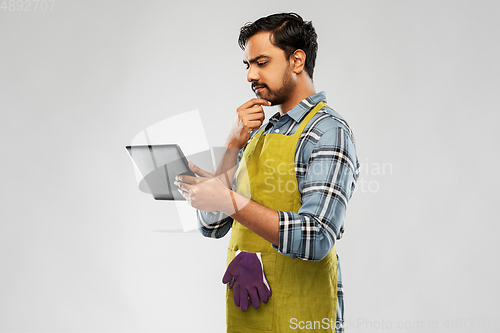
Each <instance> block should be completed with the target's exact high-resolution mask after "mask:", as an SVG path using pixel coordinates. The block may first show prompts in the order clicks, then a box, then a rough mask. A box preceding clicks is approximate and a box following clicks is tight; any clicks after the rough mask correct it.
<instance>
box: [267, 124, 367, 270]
mask: <svg viewBox="0 0 500 333" xmlns="http://www.w3.org/2000/svg"><path fill="white" fill-rule="evenodd" d="M304 160H305V161H309V162H308V165H307V171H306V172H305V175H304V181H303V184H302V186H301V184H300V183H299V190H300V193H301V203H302V206H301V208H300V209H299V211H298V213H294V212H282V211H278V214H279V244H278V246H275V245H272V246H273V247H274V248H276V249H277V250H278V251H279V252H280V253H282V254H284V255H288V256H290V257H292V258H300V259H304V260H314V261H318V260H321V259H323V258H324V257H325V256H326V255H327V254H328V253H329V252H330V251H331V249H332V247H333V246H334V244H335V240H336V239H340V238H341V237H342V233H343V231H344V218H345V214H346V208H347V202H348V201H349V199H350V198H351V196H352V193H353V191H354V188H355V184H356V181H357V178H358V170H359V163H358V160H357V157H356V149H355V145H354V142H353V138H352V137H351V136H350V135H349V133H348V132H347V131H346V130H345V129H343V128H341V127H334V128H330V129H329V130H327V131H326V132H325V133H324V134H323V135H322V136H321V137H320V139H319V140H318V141H317V143H316V144H315V145H314V147H313V149H312V152H311V155H310V157H309V159H307V158H306V159H304ZM301 187H302V189H301Z"/></svg>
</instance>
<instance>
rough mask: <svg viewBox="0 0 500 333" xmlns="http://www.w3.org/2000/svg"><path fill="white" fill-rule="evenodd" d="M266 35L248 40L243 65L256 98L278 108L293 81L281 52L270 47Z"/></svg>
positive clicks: (287, 96) (287, 63)
mask: <svg viewBox="0 0 500 333" xmlns="http://www.w3.org/2000/svg"><path fill="white" fill-rule="evenodd" d="M269 35H270V33H269V32H260V33H258V34H255V35H253V36H252V37H250V38H249V39H248V41H247V44H246V47H245V53H244V57H243V63H244V64H245V65H246V66H247V69H248V73H247V80H248V82H250V83H252V90H253V91H254V92H255V94H256V95H257V97H258V98H262V99H265V100H268V101H269V102H271V104H272V105H279V104H282V103H284V102H285V101H286V100H288V98H289V96H290V95H291V93H292V92H293V90H294V88H295V84H296V81H295V79H294V76H293V75H292V67H291V66H290V61H288V60H287V59H286V57H285V51H283V50H282V49H280V48H279V47H277V46H275V45H273V44H271V42H270V41H269Z"/></svg>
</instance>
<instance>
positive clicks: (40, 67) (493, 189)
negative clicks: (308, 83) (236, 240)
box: [0, 0, 500, 332]
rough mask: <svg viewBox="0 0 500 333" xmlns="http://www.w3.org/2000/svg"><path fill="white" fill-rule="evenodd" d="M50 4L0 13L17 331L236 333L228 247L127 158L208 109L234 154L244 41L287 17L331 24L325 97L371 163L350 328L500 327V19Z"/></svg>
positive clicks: (465, 7)
mask: <svg viewBox="0 0 500 333" xmlns="http://www.w3.org/2000/svg"><path fill="white" fill-rule="evenodd" d="M4 3H5V1H4ZM48 4H49V7H50V6H52V10H50V11H49V10H46V11H42V10H40V9H39V10H38V11H31V12H28V11H26V10H24V9H23V10H19V9H18V8H16V10H12V11H11V10H9V4H8V3H7V7H6V9H5V10H4V9H2V10H0V112H1V115H2V121H1V122H0V140H1V141H0V142H1V145H0V149H1V151H0V156H1V164H0V171H1V177H2V186H1V188H0V202H1V210H0V264H1V274H0V331H2V332H43V331H45V332H223V331H224V330H225V295H224V285H222V283H221V281H220V280H221V277H222V274H223V272H224V269H225V257H226V248H227V243H228V241H229V238H228V237H226V238H224V239H222V240H212V239H205V238H203V237H202V236H200V235H199V234H196V233H182V232H171V230H176V229H180V228H181V225H180V222H179V219H178V217H177V214H176V212H175V207H174V204H173V203H169V202H156V201H154V200H152V198H151V197H150V196H149V195H146V194H144V193H142V192H140V191H139V190H138V189H137V186H136V181H135V176H134V171H133V167H132V163H131V161H130V159H129V157H128V156H127V154H126V152H125V149H124V148H123V147H124V146H125V145H127V144H129V143H130V141H131V140H132V138H133V137H134V136H135V135H136V134H137V133H139V132H140V131H141V130H143V129H144V128H146V127H148V126H150V125H152V124H154V123H156V122H159V121H161V120H164V119H166V118H168V117H171V116H174V115H176V114H179V113H182V112H185V111H190V110H193V109H199V110H200V113H201V115H202V118H203V122H204V124H205V130H206V133H207V138H208V140H209V143H210V145H212V146H220V145H222V144H223V143H224V140H225V137H226V135H227V134H228V131H229V128H230V125H231V123H232V119H233V115H234V110H235V109H236V108H237V107H238V106H239V105H241V104H242V103H244V102H245V101H247V100H248V99H250V98H252V97H253V94H252V92H251V90H250V88H249V84H248V83H247V82H246V79H245V77H246V71H245V69H244V66H243V64H242V63H241V59H242V52H241V50H240V49H239V48H238V46H237V43H236V40H237V37H238V29H239V28H240V26H241V25H243V24H244V23H245V22H247V21H253V20H255V19H257V18H259V17H261V16H265V15H268V14H270V13H274V12H281V11H296V12H298V13H300V14H301V15H302V16H303V17H304V18H305V19H306V20H312V21H313V23H314V25H315V27H316V30H317V32H318V35H319V46H320V47H319V54H318V60H317V66H316V72H315V86H316V89H317V91H321V90H325V91H326V92H327V97H328V101H329V104H330V105H331V106H332V107H333V108H334V109H336V110H337V111H338V112H339V113H340V114H342V115H343V116H344V117H345V118H346V119H347V120H348V122H349V124H350V125H351V127H352V129H353V131H354V133H355V136H356V141H357V150H358V158H359V161H360V162H361V164H362V165H363V169H362V171H361V179H360V181H362V182H364V183H363V184H364V188H362V187H361V186H358V189H357V191H356V192H355V194H354V196H353V199H352V200H351V202H350V204H349V207H348V212H347V220H346V233H345V235H344V238H343V239H342V240H341V241H340V242H339V243H338V244H337V251H338V253H339V255H340V257H341V262H342V269H343V275H344V283H345V293H346V319H347V323H346V325H347V328H348V330H349V331H351V332H368V331H386V330H390V329H392V330H396V329H398V330H399V331H408V332H431V331H437V330H439V331H453V332H488V331H490V332H491V331H494V330H495V329H498V328H499V327H500V325H499V322H498V317H499V316H498V312H499V310H500V304H499V296H500V293H499V288H498V282H497V281H498V279H499V270H498V261H497V259H496V258H495V254H496V253H498V251H499V250H500V246H499V245H498V242H496V239H497V237H498V232H499V227H498V218H495V216H496V215H497V214H496V209H497V207H498V205H497V203H496V199H498V194H497V193H498V186H499V184H500V182H499V177H498V172H497V170H496V167H497V166H498V162H499V157H498V154H497V151H498V148H497V147H498V143H499V142H500V141H499V139H500V138H499V134H498V129H497V127H498V125H497V124H498V121H499V120H500V117H499V115H498V96H499V94H498V91H499V88H500V81H499V77H500V68H499V62H498V59H499V58H500V44H499V37H498V36H499V35H498V31H499V29H500V23H499V21H498V17H500V2H498V1H477V0H476V1H464V0H458V1H444V0H438V1H422V0H419V1H417V0H413V1H409V0H408V1H404V0H401V1H397V0H365V1H307V2H303V1H274V2H270V1H252V2H248V1H244V2H243V1H241V2H237V1H231V2H230V1H196V2H194V1H185V2H182V3H181V2H179V1H176V2H167V1H162V2H160V1H61V0H58V1H55V2H54V3H48ZM275 111H276V110H272V109H268V110H267V114H268V116H270V115H271V114H272V113H274V112H275ZM175 126H185V128H186V135H189V124H188V123H185V124H175ZM360 185H361V182H360ZM165 230H166V231H165ZM169 230H170V232H169ZM313 319H314V318H311V319H310V320H313ZM304 320H308V319H304Z"/></svg>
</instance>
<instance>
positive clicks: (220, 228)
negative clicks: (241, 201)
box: [196, 133, 255, 238]
mask: <svg viewBox="0 0 500 333" xmlns="http://www.w3.org/2000/svg"><path fill="white" fill-rule="evenodd" d="M252 134H255V133H252ZM252 137H253V135H251V136H250V139H251V138H252ZM250 139H249V140H248V141H250ZM245 147H246V146H245ZM244 151H245V148H243V149H240V151H239V152H238V157H237V159H236V168H238V165H239V163H240V161H241V159H242V158H243V152H244ZM231 186H232V189H233V190H235V189H236V180H235V178H234V177H233V183H232V184H231ZM196 216H197V219H198V230H200V232H201V234H202V235H203V236H205V237H209V238H222V237H224V236H225V235H226V234H227V233H228V232H229V230H230V229H231V227H232V225H233V219H232V218H231V217H230V216H229V215H226V214H224V213H223V212H218V211H215V212H204V211H201V210H196Z"/></svg>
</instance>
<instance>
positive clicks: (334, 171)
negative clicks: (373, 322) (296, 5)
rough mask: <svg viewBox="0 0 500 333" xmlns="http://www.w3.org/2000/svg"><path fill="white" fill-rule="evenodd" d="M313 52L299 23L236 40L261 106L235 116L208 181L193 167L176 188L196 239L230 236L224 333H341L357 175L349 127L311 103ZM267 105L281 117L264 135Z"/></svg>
mask: <svg viewBox="0 0 500 333" xmlns="http://www.w3.org/2000/svg"><path fill="white" fill-rule="evenodd" d="M316 40H317V36H316V32H315V30H314V28H313V26H312V24H311V22H305V21H303V20H302V18H301V17H300V16H299V15H297V14H294V13H285V14H274V15H270V16H268V17H264V18H261V19H259V20H257V21H255V22H254V23H249V24H247V25H245V26H244V27H242V28H241V31H240V36H239V44H240V46H241V48H242V49H243V50H244V59H243V63H244V64H245V65H246V67H247V70H248V73H247V80H248V82H250V83H251V88H252V89H253V91H254V92H255V94H256V95H257V97H258V98H254V99H252V100H250V101H248V102H246V103H244V104H243V105H241V106H240V107H239V108H238V109H237V110H236V111H237V115H236V117H235V123H234V125H233V128H232V130H231V133H230V135H229V137H228V140H227V147H228V148H227V150H226V152H225V154H224V156H223V158H222V161H221V163H220V164H219V166H218V168H217V170H215V172H214V174H211V173H209V172H207V171H204V170H201V169H200V168H198V167H196V166H195V165H193V164H192V163H190V167H191V169H192V170H193V171H194V172H195V173H196V174H197V175H199V177H189V176H179V177H178V180H177V182H176V185H177V186H178V187H179V191H180V192H181V194H183V196H184V197H185V198H186V200H188V202H189V203H190V204H191V205H192V206H193V207H194V208H197V209H198V219H199V224H200V231H201V232H202V234H203V235H205V236H207V237H213V238H220V237H222V236H224V235H225V234H227V232H228V231H229V230H230V229H232V233H231V240H230V243H229V249H228V258H227V260H228V268H227V271H226V274H225V275H224V278H223V282H224V283H229V285H228V289H227V331H228V332H262V331H272V332H289V331H290V330H291V329H294V330H295V329H299V330H300V329H305V330H314V331H322V332H333V331H335V332H342V331H343V327H342V326H343V293H342V282H341V274H340V264H339V261H338V256H337V255H336V251H335V248H334V244H335V241H336V239H340V238H341V236H342V233H343V231H344V218H345V211H346V205H347V202H348V200H349V199H350V198H351V196H352V193H353V191H354V187H355V183H356V181H357V179H358V170H359V163H358V160H357V156H356V149H355V144H354V137H353V134H352V132H351V130H350V128H349V126H348V125H347V123H346V122H345V120H344V119H343V118H342V117H341V116H340V115H339V114H338V113H336V112H335V111H334V110H332V109H331V108H329V107H328V106H326V103H325V102H326V97H325V94H324V93H323V92H321V93H316V92H315V89H314V85H313V80H312V78H313V72H314V65H315V59H316V52H317V42H316ZM269 105H278V106H279V107H280V112H279V113H276V114H275V115H274V116H273V117H271V119H270V120H269V122H268V123H267V124H266V125H265V126H262V124H263V122H264V111H263V106H269ZM301 259H302V260H301ZM233 286H234V288H233ZM233 299H234V301H233ZM261 300H262V301H263V303H264V304H260V301H261ZM250 302H251V304H252V305H253V307H250V306H249V303H250Z"/></svg>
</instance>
